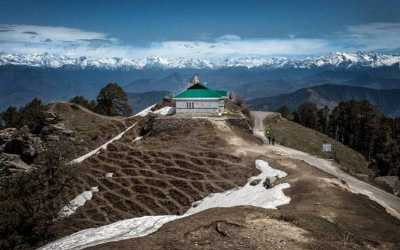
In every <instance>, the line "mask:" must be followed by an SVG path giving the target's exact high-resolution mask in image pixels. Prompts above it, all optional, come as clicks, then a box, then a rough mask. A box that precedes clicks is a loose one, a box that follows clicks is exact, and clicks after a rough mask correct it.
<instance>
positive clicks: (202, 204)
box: [186, 160, 290, 214]
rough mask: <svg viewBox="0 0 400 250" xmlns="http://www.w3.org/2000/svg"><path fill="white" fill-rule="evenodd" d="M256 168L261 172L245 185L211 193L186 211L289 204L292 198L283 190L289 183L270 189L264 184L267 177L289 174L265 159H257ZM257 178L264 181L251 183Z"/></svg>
mask: <svg viewBox="0 0 400 250" xmlns="http://www.w3.org/2000/svg"><path fill="white" fill-rule="evenodd" d="M256 168H257V169H258V170H260V171H261V174H259V175H258V176H253V177H251V178H250V179H249V181H248V183H247V184H246V185H245V186H243V187H241V188H238V189H231V190H228V191H226V192H223V193H216V194H212V195H209V196H207V197H206V198H204V199H203V200H201V201H199V202H196V203H195V204H194V205H195V207H192V208H190V209H189V210H188V211H187V212H186V213H188V214H194V213H198V212H201V211H204V210H206V209H209V208H213V207H234V206H242V205H243V206H245V205H250V206H255V207H262V208H269V209H276V208H277V207H278V206H282V205H286V204H289V202H290V198H289V197H287V196H286V195H285V193H284V192H283V189H286V188H289V187H290V185H289V183H281V184H278V185H276V186H274V187H273V188H270V189H266V188H265V187H264V186H263V183H264V181H265V180H266V179H275V178H283V177H285V176H286V175H287V174H286V173H285V172H283V171H281V170H278V169H273V168H271V167H270V166H269V164H268V162H266V161H263V160H256ZM256 179H261V180H262V181H260V182H258V184H257V185H254V186H253V185H251V184H250V183H251V182H252V181H253V180H256Z"/></svg>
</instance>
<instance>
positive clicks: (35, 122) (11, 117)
mask: <svg viewBox="0 0 400 250" xmlns="http://www.w3.org/2000/svg"><path fill="white" fill-rule="evenodd" d="M44 110H45V105H43V103H42V101H40V100H39V99H37V98H34V99H33V100H32V101H31V102H30V103H28V104H26V105H25V106H23V107H21V108H19V109H17V108H16V107H13V106H11V107H9V108H8V109H6V110H5V111H4V112H3V113H0V118H1V119H0V127H5V128H21V127H23V126H28V127H29V129H30V130H32V132H35V131H40V130H41V128H42V127H43V126H44V125H45V119H46V117H45V113H44Z"/></svg>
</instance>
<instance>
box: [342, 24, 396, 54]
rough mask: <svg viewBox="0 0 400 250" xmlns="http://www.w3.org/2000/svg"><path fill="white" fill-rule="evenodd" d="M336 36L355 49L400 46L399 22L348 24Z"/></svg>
mask: <svg viewBox="0 0 400 250" xmlns="http://www.w3.org/2000/svg"><path fill="white" fill-rule="evenodd" d="M338 36H339V38H340V39H341V40H343V42H344V43H346V44H348V45H350V46H352V47H354V48H356V49H365V50H376V49H395V48H399V47H400V23H367V24H360V25H349V26H347V27H346V30H345V32H341V33H338Z"/></svg>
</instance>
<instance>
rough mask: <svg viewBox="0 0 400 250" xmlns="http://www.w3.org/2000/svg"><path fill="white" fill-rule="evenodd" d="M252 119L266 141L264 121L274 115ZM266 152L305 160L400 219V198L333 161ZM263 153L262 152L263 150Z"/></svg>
mask: <svg viewBox="0 0 400 250" xmlns="http://www.w3.org/2000/svg"><path fill="white" fill-rule="evenodd" d="M251 114H252V117H253V119H254V129H253V132H254V135H255V136H257V137H259V138H261V139H262V140H263V141H266V138H265V135H264V125H263V121H264V119H265V118H266V117H267V116H269V115H273V114H274V113H272V112H261V111H255V112H252V113H251ZM263 148H264V150H265V151H267V152H266V153H267V154H274V155H280V156H284V157H288V158H291V159H297V160H303V161H305V162H306V163H308V164H309V165H311V166H313V167H315V168H318V169H320V170H322V171H323V172H325V173H328V174H330V175H333V176H335V177H337V178H338V179H339V180H341V181H343V182H345V183H346V185H347V186H348V187H349V190H350V191H352V192H354V193H360V194H364V195H366V196H368V197H369V198H370V199H371V200H373V201H375V202H377V203H378V204H380V205H381V206H383V207H384V208H385V209H386V211H387V212H388V213H390V214H391V215H393V216H395V217H396V218H398V219H400V198H399V197H397V196H394V195H392V194H390V193H388V192H385V191H383V190H381V189H379V188H377V187H374V186H372V185H370V184H368V183H366V182H363V181H360V180H358V179H356V178H355V177H353V176H351V175H350V174H348V173H345V172H344V171H343V170H341V169H340V168H339V167H338V166H336V165H335V164H334V163H333V162H332V161H329V160H325V159H321V158H318V157H316V156H312V155H309V154H307V153H304V152H301V151H298V150H295V149H291V148H287V147H284V146H281V145H275V146H272V145H264V147H263ZM244 150H245V151H253V150H254V151H256V152H260V150H261V149H260V148H259V147H252V148H249V147H248V145H247V146H246V148H245V149H244ZM261 151H262V150H261Z"/></svg>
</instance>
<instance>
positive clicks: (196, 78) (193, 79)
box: [190, 74, 200, 86]
mask: <svg viewBox="0 0 400 250" xmlns="http://www.w3.org/2000/svg"><path fill="white" fill-rule="evenodd" d="M199 83H200V80H199V75H197V74H194V75H193V77H192V80H190V85H191V86H193V85H196V84H199Z"/></svg>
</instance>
